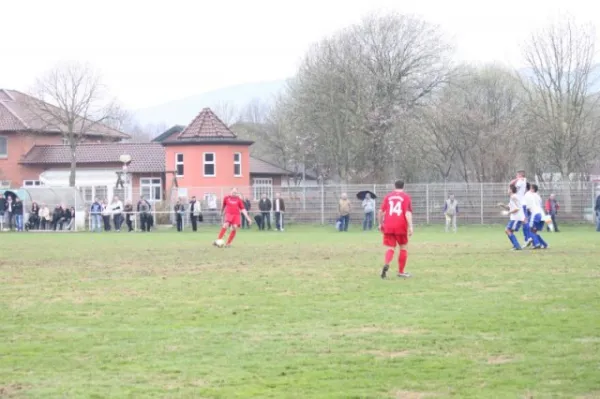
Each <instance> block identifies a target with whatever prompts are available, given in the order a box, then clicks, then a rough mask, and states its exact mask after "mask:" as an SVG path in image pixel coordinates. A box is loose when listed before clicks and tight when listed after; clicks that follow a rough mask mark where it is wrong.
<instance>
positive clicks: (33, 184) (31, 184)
mask: <svg viewBox="0 0 600 399" xmlns="http://www.w3.org/2000/svg"><path fill="white" fill-rule="evenodd" d="M43 185H44V183H42V182H41V181H39V180H23V185H22V187H39V186H43Z"/></svg>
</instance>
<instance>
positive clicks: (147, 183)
mask: <svg viewBox="0 0 600 399" xmlns="http://www.w3.org/2000/svg"><path fill="white" fill-rule="evenodd" d="M154 180H159V183H154ZM157 186H158V187H159V188H160V190H159V191H158V192H159V198H158V199H156V198H154V195H153V194H154V188H155V187H157ZM144 188H149V191H150V196H149V197H147V198H146V200H147V201H148V202H162V200H163V192H162V178H161V177H140V196H142V195H144V194H143V193H144V191H143V189H144Z"/></svg>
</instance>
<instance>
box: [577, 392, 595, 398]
mask: <svg viewBox="0 0 600 399" xmlns="http://www.w3.org/2000/svg"><path fill="white" fill-rule="evenodd" d="M576 398H577V399H598V398H600V391H596V392H590V393H586V394H583V395H580V396H576Z"/></svg>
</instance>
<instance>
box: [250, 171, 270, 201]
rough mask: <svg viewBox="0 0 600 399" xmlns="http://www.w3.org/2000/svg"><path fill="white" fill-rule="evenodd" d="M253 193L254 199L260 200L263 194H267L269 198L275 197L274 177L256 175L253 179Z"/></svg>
mask: <svg viewBox="0 0 600 399" xmlns="http://www.w3.org/2000/svg"><path fill="white" fill-rule="evenodd" d="M252 194H253V195H254V200H255V201H258V200H260V198H261V197H262V195H263V194H267V198H269V199H272V198H273V178H271V177H255V178H253V179H252Z"/></svg>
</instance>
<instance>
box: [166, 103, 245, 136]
mask: <svg viewBox="0 0 600 399" xmlns="http://www.w3.org/2000/svg"><path fill="white" fill-rule="evenodd" d="M216 138H223V139H235V138H237V136H236V134H235V133H233V132H232V131H231V129H229V128H228V127H227V125H225V123H223V121H222V120H221V119H219V117H218V116H217V115H216V114H215V113H214V112H213V111H212V110H211V109H210V108H204V109H203V110H202V111H200V113H199V114H198V116H196V118H194V120H193V121H192V122H191V123H190V124H189V125H187V126H186V128H185V129H183V131H182V132H181V133H179V135H178V136H177V139H178V140H181V139H216Z"/></svg>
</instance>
